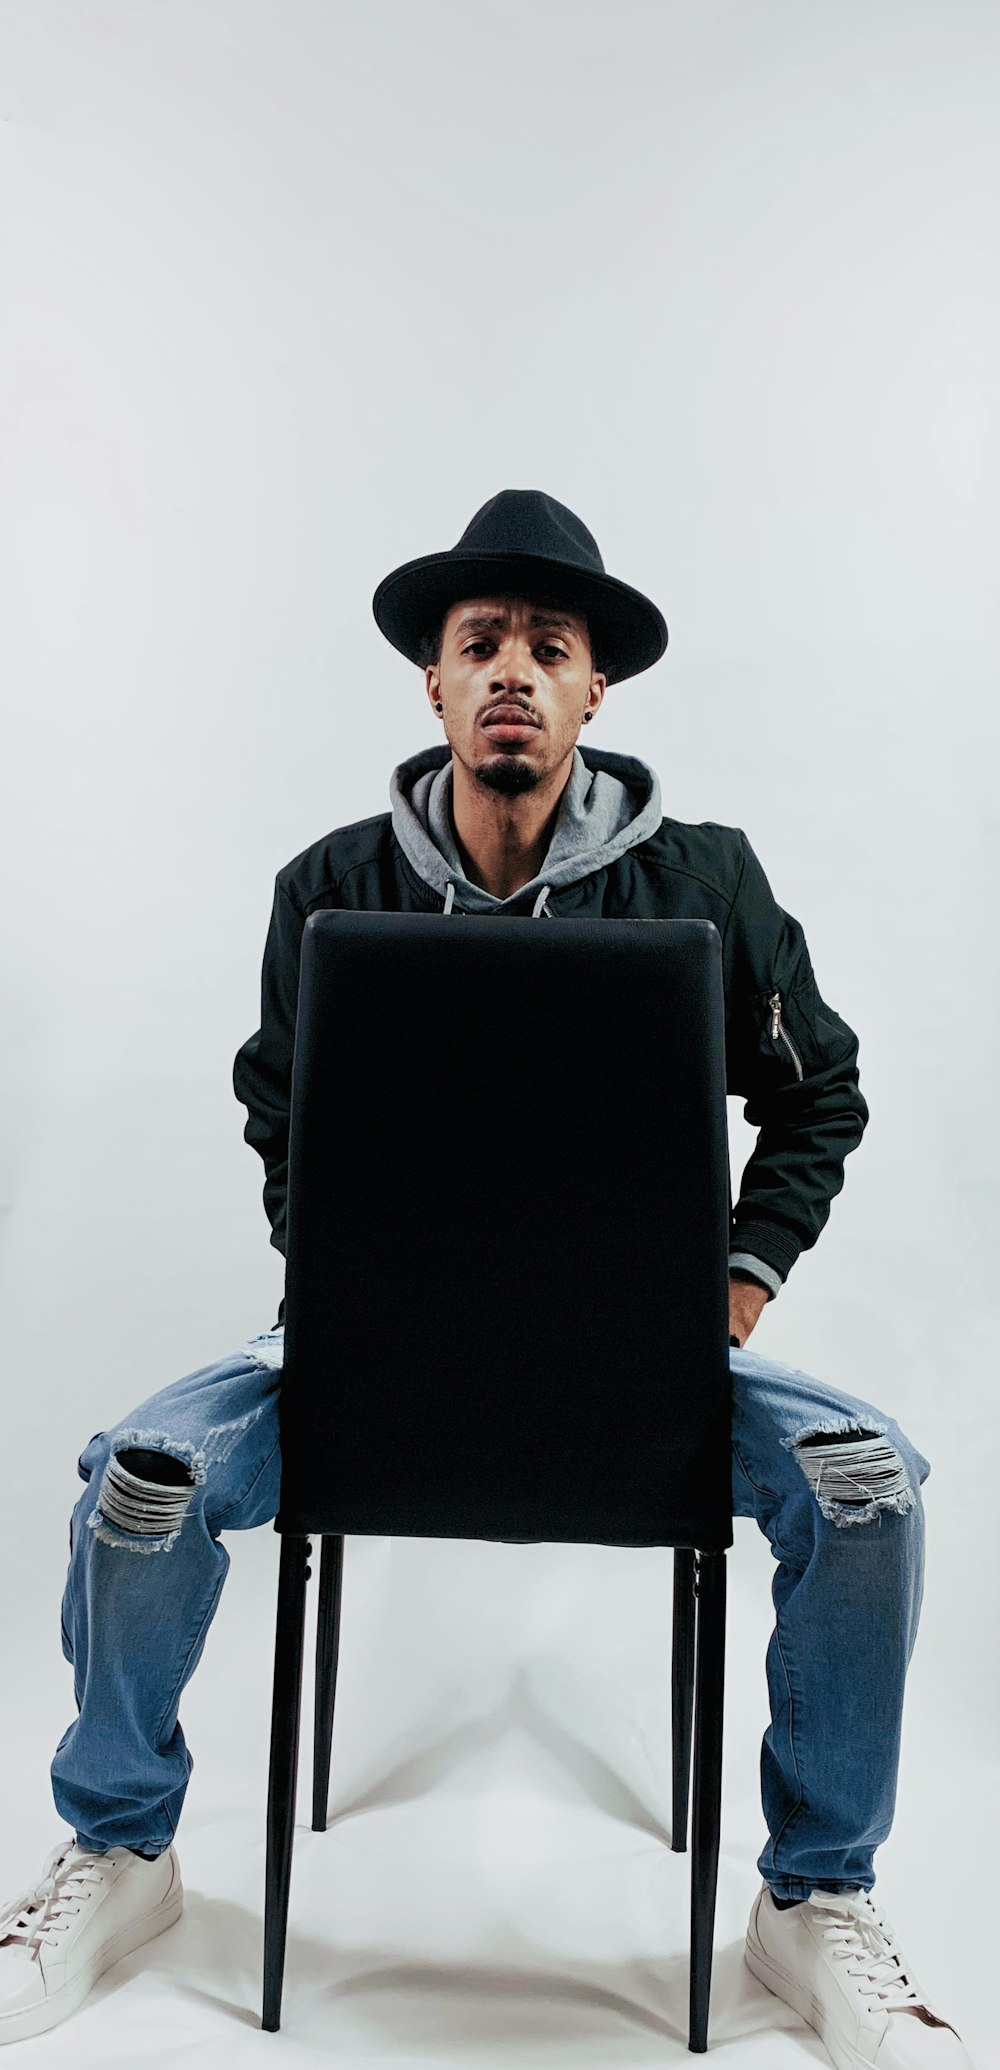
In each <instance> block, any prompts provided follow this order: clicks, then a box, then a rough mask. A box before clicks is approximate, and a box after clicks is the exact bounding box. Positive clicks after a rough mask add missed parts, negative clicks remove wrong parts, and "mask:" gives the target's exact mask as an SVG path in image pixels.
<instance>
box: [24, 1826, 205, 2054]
mask: <svg viewBox="0 0 1000 2070" xmlns="http://www.w3.org/2000/svg"><path fill="white" fill-rule="evenodd" d="M183 1902H184V1890H183V1886H182V1884H181V1872H180V1867H179V1864H178V1861H177V1856H176V1855H175V1853H174V1850H173V1848H172V1847H168V1848H167V1850H166V1853H165V1854H161V1855H158V1856H157V1858H156V1860H155V1861H151V1862H146V1861H143V1860H142V1858H141V1856H140V1855H137V1854H133V1853H132V1852H131V1850H130V1849H129V1848H127V1847H112V1848H111V1849H109V1851H108V1853H107V1854H91V1853H88V1851H87V1850H86V1849H85V1848H82V1847H78V1846H77V1843H76V1839H75V1837H72V1836H71V1837H70V1838H69V1839H68V1840H62V1841H60V1843H59V1845H58V1846H57V1847H54V1848H53V1850H52V1853H51V1854H50V1855H49V1856H48V1857H47V1859H46V1862H45V1865H44V1868H43V1870H42V1875H41V1880H40V1881H39V1882H38V1883H36V1884H35V1885H34V1888H33V1889H28V1890H22V1891H21V1893H20V1895H19V1896H18V1897H16V1898H12V1899H11V1901H10V1903H9V1904H7V1905H5V1906H3V1907H2V1909H0V2042H3V2041H25V2040H27V2038H28V2036H29V2035H31V2034H44V2032H45V2030H46V2028H48V2027H57V2026H58V2025H59V2022H60V2020H65V2019H67V2018H68V2016H69V2014H70V2013H73V2012H76V2010H77V2007H78V2006H80V2005H82V2004H83V2001H84V1999H85V1998H86V1997H87V1994H88V1992H89V1991H91V1990H92V1988H93V1986H94V1985H95V1984H96V1982H97V1979H98V1977H99V1976H101V1975H103V1973H104V1971H105V1970H106V1969H110V1967H111V1964H112V1963H113V1962H117V1961H119V1959H120V1958H121V1956H122V1955H128V1954H130V1953H131V1951H132V1949H133V1948H139V1947H141V1946H142V1943H143V1941H151V1940H152V1939H153V1938H154V1936H155V1935H156V1934H158V1933H163V1931H164V1929H165V1928H166V1927H168V1926H173V1924H174V1921H175V1919H177V1918H179V1916H180V1910H181V1906H182V1904H183Z"/></svg>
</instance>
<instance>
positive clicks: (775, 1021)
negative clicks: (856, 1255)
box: [233, 812, 868, 1323]
mask: <svg viewBox="0 0 1000 2070" xmlns="http://www.w3.org/2000/svg"><path fill="white" fill-rule="evenodd" d="M444 905H445V901H444V899H443V898H442V897H441V895H440V894H439V893H438V892H437V891H435V890H434V889H433V888H432V887H431V886H430V885H429V884H427V883H426V882H424V880H423V879H422V878H421V877H420V876H419V875H418V874H417V872H416V871H415V870H414V868H413V866H412V864H411V863H410V862H409V860H408V859H407V856H406V855H405V853H404V852H403V849H402V848H401V847H400V844H399V842H398V840H397V839H396V836H395V833H394V831H393V826H392V815H391V813H388V812H382V813H376V814H375V815H374V816H373V817H372V818H370V819H362V820H358V821H356V822H355V823H354V824H353V825H351V826H345V827H337V828H335V829H334V830H333V831H332V832H331V833H329V834H326V835H324V836H323V837H322V838H321V839H320V840H318V841H315V842H313V843H312V844H311V846H309V847H308V848H305V849H303V851H302V852H301V854H299V855H297V856H294V857H293V858H292V860H291V862H288V863H286V864H285V865H284V867H283V868H282V869H280V870H279V871H278V873H277V876H276V878H275V883H274V902H273V906H272V911H271V919H270V925H269V928H268V933H267V940H266V943H265V947H264V960H263V968H262V972H261V1006H260V1027H259V1028H258V1029H257V1030H256V1032H255V1033H254V1034H253V1035H251V1036H250V1037H249V1039H248V1040H247V1041H246V1042H245V1043H244V1044H243V1045H242V1048H241V1049H240V1050H239V1051H238V1052H237V1055H236V1058H235V1062H234V1065H233V1086H234V1090H235V1093H236V1097H237V1099H238V1100H239V1101H240V1102H241V1103H242V1105H243V1106H245V1107H246V1109H247V1111H248V1120H247V1123H246V1126H245V1128H244V1131H243V1134H244V1138H245V1140H246V1142H247V1143H249V1144H250V1145H251V1146H252V1148H253V1149H254V1150H256V1151H257V1152H258V1154H259V1155H260V1157H261V1158H262V1159H263V1162H264V1174H265V1176H264V1208H265V1212H266V1214H267V1217H268V1220H269V1222H270V1224H271V1242H272V1244H273V1245H274V1246H275V1248H276V1249H277V1250H279V1251H280V1252H281V1254H282V1256H284V1254H285V1217H286V1196H287V1187H288V1129H289V1110H290V1101H291V1080H292V1056H293V1050H294V1043H295V1014H296V1004H297V999H298V982H299V954H300V946H301V941H302V931H303V928H304V926H305V923H306V920H307V919H308V917H309V914H310V913H314V912H317V911H320V910H322V909H324V908H330V907H334V908H341V909H347V910H350V911H366V912H367V911H378V912H400V913H414V912H419V913H424V912H432V913H433V912H442V911H443V910H444ZM547 913H548V915H550V916H551V917H552V918H553V919H559V918H562V917H564V918H566V919H572V920H581V919H594V920H599V919H602V918H604V917H608V918H614V919H639V920H646V919H663V920H675V919H676V920H692V919H694V920H712V921H714V923H715V925H716V927H717V928H718V930H719V934H720V935H721V937H722V964H723V985H724V992H725V1013H726V1090H727V1092H728V1093H730V1094H736V1095H739V1096H740V1097H741V1098H742V1099H743V1100H745V1103H746V1104H745V1106H744V1110H743V1112H744V1116H745V1119H746V1120H747V1121H748V1122H749V1123H750V1124H751V1126H752V1127H753V1128H755V1129H757V1131H758V1135H757V1141H756V1144H755V1147H754V1149H753V1151H752V1152H751V1155H750V1157H749V1158H748V1160H747V1163H746V1166H745V1168H744V1171H743V1174H742V1182H741V1187H740V1193H739V1198H738V1200H737V1201H736V1204H735V1207H733V1206H732V1204H731V1205H730V1219H731V1240H730V1268H731V1269H733V1270H736V1271H737V1272H739V1271H740V1270H741V1269H745V1271H746V1272H747V1273H748V1275H749V1276H750V1277H752V1278H756V1279H758V1280H759V1281H760V1282H761V1283H762V1284H766V1285H767V1288H768V1292H769V1294H770V1295H771V1296H772V1297H773V1296H774V1295H775V1294H776V1293H777V1292H778V1290H779V1288H780V1286H781V1285H782V1284H783V1282H784V1281H785V1279H786V1278H787V1277H788V1274H789V1272H790V1271H791V1268H792V1266H793V1265H794V1263H795V1260H796V1258H797V1257H798V1255H799V1252H800V1251H803V1250H809V1249H810V1248H811V1246H812V1245H813V1244H814V1243H815V1242H816V1239H817V1237H818V1236H819V1233H820V1231H821V1229H822V1228H823V1227H824V1225H825V1223H826V1221H827V1218H828V1216H829V1213H830V1203H831V1201H832V1200H833V1199H834V1196H835V1195H836V1194H837V1193H839V1192H840V1189H841V1187H842V1186H843V1183H844V1160H845V1158H846V1157H847V1155H848V1153H849V1152H850V1151H851V1150H854V1149H856V1148H857V1145H858V1144H859V1142H860V1141H861V1137H862V1133H863V1131H864V1129H865V1126H866V1124H867V1121H868V1107H867V1104H866V1101H865V1099H864V1096H863V1094H862V1092H861V1090H860V1086H859V1082H858V1039H857V1036H856V1035H855V1034H854V1033H853V1031H852V1029H851V1028H849V1027H848V1025H847V1023H846V1021H844V1020H842V1019H841V1017H840V1015H839V1014H838V1013H836V1012H835V1010H834V1008H833V1007H832V1006H829V1005H827V1003H826V1001H825V1000H824V999H823V998H822V997H821V995H820V992H819V989H818V987H817V984H816V979H815V976H814V974H813V968H812V963H811V961H810V957H809V951H808V948H807V946H806V941H805V936H804V934H803V931H802V928H801V926H800V924H799V922H798V921H797V920H796V919H794V918H793V916H792V915H791V914H790V913H787V912H785V911H784V910H783V909H782V907H781V906H779V905H778V903H777V901H776V900H775V898H774V896H773V893H772V891H771V888H770V885H769V883H768V881H767V878H766V876H765V874H764V871H763V869H762V867H761V864H760V863H759V861H758V860H757V857H756V855H755V854H754V851H753V849H752V848H751V846H750V843H749V841H748V840H747V837H746V834H745V833H744V832H743V830H742V828H740V827H729V826H721V825H718V824H717V823H716V822H715V821H713V820H704V821H701V822H700V823H698V824H688V823H687V822H685V821H682V820H676V819H670V818H666V817H665V818H664V819H663V820H662V821H661V823H660V825H659V827H658V829H657V830H656V832H655V833H653V834H652V836H651V837H650V838H649V839H647V840H645V841H641V842H639V843H638V844H637V845H636V846H635V847H634V848H631V849H629V850H628V851H627V852H626V853H625V854H623V855H621V856H620V857H619V858H618V860H617V861H615V862H613V863H612V864H611V865H610V866H609V867H606V868H599V869H597V870H595V871H593V872H592V873H591V874H590V875H587V876H582V877H580V878H579V879H578V880H577V881H576V882H575V883H572V884H568V885H564V886H562V887H561V888H559V889H556V890H553V891H551V892H550V893H549V895H548V900H547ZM284 1307H285V1304H284V1300H282V1302H281V1306H280V1308H279V1311H278V1322H279V1323H280V1322H282V1321H283V1318H284Z"/></svg>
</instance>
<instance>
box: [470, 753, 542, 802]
mask: <svg viewBox="0 0 1000 2070" xmlns="http://www.w3.org/2000/svg"><path fill="white" fill-rule="evenodd" d="M473 775H474V776H475V779H476V782H477V783H481V784H482V786H483V789H484V790H487V791H500V792H501V793H502V794H503V796H504V797H506V798H514V797H516V796H517V795H518V793H519V792H521V791H533V790H534V788H535V785H536V784H538V783H540V782H541V779H542V776H543V775H544V771H543V770H541V769H538V768H536V767H535V764H534V763H533V762H530V761H529V760H528V758H527V756H523V757H522V756H521V755H509V756H508V755H497V756H496V757H495V759H492V760H491V761H489V762H478V763H477V764H476V767H475V769H474V771H473Z"/></svg>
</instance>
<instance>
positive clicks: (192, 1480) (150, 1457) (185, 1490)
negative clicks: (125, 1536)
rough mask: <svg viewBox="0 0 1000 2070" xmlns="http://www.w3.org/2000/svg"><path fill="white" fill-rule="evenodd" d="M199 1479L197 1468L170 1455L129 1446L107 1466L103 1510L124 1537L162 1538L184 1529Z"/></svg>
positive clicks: (109, 1521)
mask: <svg viewBox="0 0 1000 2070" xmlns="http://www.w3.org/2000/svg"><path fill="white" fill-rule="evenodd" d="M197 1478H198V1476H197V1474H196V1473H195V1471H194V1469H193V1467H192V1466H190V1465H188V1463H187V1462H186V1461H185V1460H183V1459H180V1458H177V1457H175V1456H174V1454H172V1453H170V1452H161V1451H158V1450H154V1449H152V1448H149V1447H146V1446H141V1445H126V1446H123V1448H122V1450H121V1451H120V1452H113V1453H112V1455H111V1458H110V1459H109V1460H108V1463H107V1466H106V1468H105V1470H104V1479H103V1481H102V1482H101V1489H100V1494H99V1496H98V1507H99V1509H100V1511H101V1514H102V1516H103V1517H104V1518H105V1519H106V1521H107V1522H108V1523H109V1524H114V1525H116V1526H117V1528H118V1530H119V1531H129V1532H132V1533H134V1534H136V1535H137V1536H141V1537H156V1538H160V1537H163V1536H164V1535H166V1534H167V1533H170V1532H176V1531H178V1530H179V1529H180V1526H181V1524H182V1523H183V1521H184V1518H185V1516H186V1515H187V1512H188V1508H189V1506H190V1502H191V1492H192V1489H193V1488H194V1487H195V1486H196V1485H197Z"/></svg>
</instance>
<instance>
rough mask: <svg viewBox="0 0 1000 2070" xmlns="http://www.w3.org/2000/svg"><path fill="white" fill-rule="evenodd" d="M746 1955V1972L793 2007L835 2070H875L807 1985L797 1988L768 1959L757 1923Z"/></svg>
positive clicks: (751, 1932) (786, 1971) (775, 1964)
mask: <svg viewBox="0 0 1000 2070" xmlns="http://www.w3.org/2000/svg"><path fill="white" fill-rule="evenodd" d="M744 1955H745V1959H746V1965H747V1968H748V1969H749V1970H750V1972H751V1974H752V1975H753V1976H755V1977H756V1978H757V1981H758V1983H760V1984H765V1985H766V1986H767V1989H768V1990H769V1991H773V1992H774V1995H775V1997H776V1998H781V1999H783V2000H784V2003H785V2004H786V2005H790V2006H791V2007H792V2009H793V2011H795V2012H797V2013H798V2015H799V2018H800V2019H803V2020H804V2021H805V2023H806V2026H807V2027H811V2028H812V2029H813V2032H814V2033H816V2034H818V2035H819V2038H820V2040H821V2041H822V2043H823V2045H824V2047H825V2048H826V2050H827V2051H828V2053H829V2055H830V2058H831V2060H832V2062H833V2063H834V2064H835V2066H836V2070H872V2062H871V2057H870V2056H859V2054H858V2052H857V2050H856V2049H853V2048H851V2046H850V2044H849V2043H848V2042H846V2041H845V2040H844V2037H843V2035H842V2034H840V2033H839V2032H838V2031H837V2029H836V2028H835V2027H832V2026H831V2025H830V2022H829V2021H828V2020H827V2018H826V2015H825V2013H824V2011H823V2007H822V2006H821V2005H820V2004H818V2003H817V2000H816V1999H815V1998H814V1997H813V1995H812V1992H811V1991H807V1990H806V1988H805V1986H804V1985H802V1984H797V1983H796V1981H795V1978H794V1977H793V1976H791V1975H790V1974H789V1972H788V1970H787V1969H782V1967H781V1964H780V1963H778V1962H775V1961H774V1959H773V1957H772V1956H770V1955H768V1953H767V1951H766V1949H765V1948H763V1947H762V1946H761V1944H760V1941H759V1940H758V1938H757V1935H756V1932H755V1922H752V1923H751V1926H750V1928H749V1930H748V1932H747V1938H746V1948H745V1950H744Z"/></svg>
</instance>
